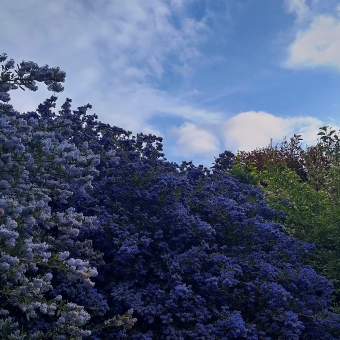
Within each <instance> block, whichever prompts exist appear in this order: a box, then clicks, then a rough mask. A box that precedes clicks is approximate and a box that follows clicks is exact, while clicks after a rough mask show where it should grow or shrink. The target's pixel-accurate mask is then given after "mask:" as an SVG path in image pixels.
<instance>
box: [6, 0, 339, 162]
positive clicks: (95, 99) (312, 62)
mask: <svg viewBox="0 0 340 340" xmlns="http://www.w3.org/2000/svg"><path fill="white" fill-rule="evenodd" d="M0 29H1V32H2V34H1V35H0V54H2V53H7V55H8V59H10V58H13V59H14V61H15V62H16V63H20V62H21V61H23V60H27V61H34V62H36V63H38V65H39V66H44V65H46V64H47V65H49V66H50V67H55V66H59V67H60V69H61V70H63V71H65V72H66V81H65V83H64V84H63V86H64V87H65V90H64V92H62V93H59V94H57V96H58V101H57V105H56V109H55V111H56V112H57V111H58V110H60V107H61V105H62V104H63V103H64V101H65V99H66V97H68V98H71V99H72V108H71V109H74V110H75V109H76V108H77V107H78V106H82V105H86V104H87V103H90V104H91V105H92V106H93V108H92V109H91V110H89V111H88V113H89V114H93V113H96V114H97V115H98V117H99V118H98V119H99V120H100V121H102V122H104V123H109V124H110V125H115V126H119V127H121V128H124V129H125V130H129V131H132V132H133V134H137V133H139V132H143V133H145V134H149V133H152V134H155V135H157V136H162V137H163V138H164V140H163V145H164V152H165V155H166V158H167V159H168V160H169V161H175V162H177V163H179V164H181V162H182V161H183V160H186V161H190V160H192V161H193V163H194V164H195V165H198V164H203V165H205V166H207V167H208V168H209V167H211V166H212V163H213V162H214V157H218V155H219V154H220V153H222V152H223V151H224V150H230V151H232V152H234V153H236V152H237V150H243V151H251V150H254V149H256V148H262V147H265V146H267V145H268V144H269V142H270V139H271V138H272V139H273V144H274V145H275V144H276V143H279V142H282V141H283V138H284V136H286V137H287V140H289V138H290V137H292V136H293V134H294V133H296V134H301V135H302V138H303V141H302V142H303V147H304V148H305V145H306V143H307V144H308V145H315V144H316V142H317V133H318V132H319V127H321V126H324V125H331V126H332V127H333V128H335V129H336V130H337V131H338V129H340V4H339V1H338V0H337V1H335V0H310V1H308V0H282V1H281V0H274V1H273V0H243V1H241V0H237V1H236V0H143V1H140V0H126V1H121V0H107V1H105V0H96V1H89V0H82V1H81V0H77V1H75V0H57V1H52V0H51V1H41V0H16V1H13V0H2V2H1V12H0ZM37 85H38V87H39V89H38V91H36V92H32V91H29V90H27V89H26V91H25V92H24V91H22V90H20V89H17V90H14V91H10V95H11V98H12V100H11V101H10V102H9V103H10V104H12V105H13V106H14V108H15V109H16V110H17V111H19V112H27V111H34V110H36V108H37V107H38V105H39V103H42V102H43V101H44V100H45V99H46V98H49V97H50V96H51V95H52V94H53V93H52V92H49V91H48V90H47V88H46V85H45V84H43V83H37Z"/></svg>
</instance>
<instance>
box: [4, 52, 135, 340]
mask: <svg viewBox="0 0 340 340" xmlns="http://www.w3.org/2000/svg"><path fill="white" fill-rule="evenodd" d="M5 59H6V57H1V58H0V61H4V60H5ZM13 65H14V62H13V60H10V61H9V62H7V63H6V65H5V67H3V70H4V69H5V72H2V75H1V80H0V86H1V90H2V91H4V92H3V93H2V92H0V97H1V100H2V101H8V99H9V96H6V94H7V93H6V91H8V90H10V89H11V88H10V87H9V86H8V81H9V80H11V79H13V77H10V76H8V72H6V71H8V69H10V68H12V67H13ZM30 65H31V64H30ZM35 65H36V64H35ZM21 66H23V67H24V68H25V67H26V66H27V64H23V63H22V64H21ZM33 68H34V69H37V66H34V65H33ZM40 70H41V69H40ZM26 71H27V69H26ZM43 71H44V72H45V71H46V72H47V76H46V77H45V78H44V77H43V75H42V74H41V73H40V75H37V74H36V75H35V76H36V77H38V79H40V80H42V79H45V80H46V82H47V83H49V80H48V79H49V78H51V77H50V76H49V72H50V71H49V69H48V68H47V67H45V68H43ZM19 72H20V69H19ZM38 72H39V68H38ZM48 77H49V78H48ZM21 78H22V77H21ZM57 80H58V79H57ZM13 81H15V79H14V80H13ZM21 84H23V85H25V86H26V83H25V82H22V83H21ZM57 85H60V84H57ZM53 89H54V90H55V91H57V92H60V88H59V87H58V86H54V87H53ZM53 98H56V97H53ZM52 118H54V117H53V116H50V117H44V116H42V115H39V114H37V113H34V112H29V113H27V114H19V113H18V112H16V111H14V110H13V109H12V106H11V105H8V104H5V105H3V104H2V106H1V108H0V165H1V167H0V251H1V255H0V338H1V339H52V338H53V339H82V338H83V337H86V336H90V335H91V331H90V330H89V329H84V327H83V326H84V325H85V324H87V323H88V322H89V320H90V319H91V318H92V319H93V318H95V317H96V315H103V314H105V312H106V310H107V309H108V305H107V303H106V300H105V298H104V297H103V296H102V295H101V294H100V293H98V292H97V290H96V289H95V288H94V287H93V286H94V283H93V281H91V278H92V277H94V276H96V275H97V274H98V273H97V270H96V268H95V265H96V264H97V263H101V262H103V260H102V254H100V253H98V252H96V251H94V250H93V247H92V241H91V240H86V239H81V238H80V237H78V235H79V230H80V229H96V228H97V226H96V220H97V218H96V217H95V216H87V217H84V216H83V214H81V213H80V214H79V213H76V212H75V209H74V208H72V207H70V206H69V207H68V208H67V209H65V210H64V211H58V212H56V211H53V209H51V207H50V206H49V205H48V204H49V202H51V201H52V202H53V201H54V200H58V201H60V202H66V201H67V199H68V198H69V197H70V196H72V195H73V192H72V188H71V190H70V183H72V185H73V186H76V187H77V189H78V190H79V191H84V190H85V188H86V186H88V185H90V184H89V183H90V180H91V178H92V176H93V175H96V174H97V173H98V171H97V170H96V169H95V166H96V164H98V163H99V162H100V156H99V155H94V153H93V152H92V150H90V149H88V147H87V146H86V144H85V145H83V146H82V147H81V148H80V149H79V148H77V147H75V145H74V144H72V143H69V142H68V141H67V130H66V131H65V126H64V130H63V128H62V127H61V128H60V129H59V131H53V129H51V128H50V127H51V126H53V120H52ZM61 125H62V124H61ZM65 136H66V137H65ZM64 286H71V287H74V290H76V289H77V290H78V294H79V296H82V297H83V300H85V301H86V304H85V303H83V304H77V303H74V301H73V300H72V296H68V297H67V298H68V299H67V298H66V299H65V298H64V297H63V296H62V294H59V293H58V292H59V291H62V288H63V287H64ZM84 307H85V308H84ZM131 313H132V311H131V310H130V311H128V312H127V313H126V314H125V315H123V316H117V315H116V316H114V317H113V318H111V319H106V320H105V323H103V324H102V325H99V324H97V325H96V328H100V327H109V326H118V327H121V326H123V327H131V326H132V325H133V323H134V320H133V319H132V318H131V316H130V314H131Z"/></svg>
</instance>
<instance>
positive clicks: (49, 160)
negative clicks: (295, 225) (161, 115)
mask: <svg viewBox="0 0 340 340" xmlns="http://www.w3.org/2000/svg"><path fill="white" fill-rule="evenodd" d="M0 58H1V59H0V61H4V60H6V58H7V57H6V55H3V56H2V57H0ZM13 65H14V61H12V60H10V61H8V62H7V63H6V64H5V66H4V68H3V70H5V71H4V72H3V73H2V74H1V83H0V86H1V88H0V90H1V92H0V97H1V98H2V99H1V100H2V101H3V102H8V101H9V100H10V97H9V95H8V93H7V92H8V91H9V90H10V89H12V88H13V84H15V80H14V79H16V78H14V79H13V77H10V76H9V75H8V74H9V72H8V71H9V70H10V69H11V68H13ZM20 65H21V68H22V70H21V71H20V68H19V67H18V68H19V70H18V75H19V76H18V77H19V78H18V79H17V82H18V83H20V82H21V83H20V84H21V85H23V86H26V85H27V87H28V88H30V89H31V90H36V87H35V83H34V80H36V81H40V82H41V81H44V82H45V84H47V85H48V86H49V89H50V90H52V91H55V92H60V91H61V90H62V87H61V86H60V84H59V82H63V81H64V79H65V74H64V73H63V72H61V71H60V70H59V69H50V68H49V67H48V66H47V65H46V66H45V67H43V68H39V67H38V66H37V65H36V64H34V63H32V62H28V63H27V62H23V63H21V64H20ZM19 72H21V73H19ZM23 72H30V75H29V76H28V77H26V78H23V75H24V73H23ZM25 79H26V80H25ZM27 79H28V80H27ZM11 81H13V83H11ZM56 99H57V97H55V96H51V98H50V99H47V100H46V101H45V102H44V103H43V104H40V105H39V107H38V109H37V110H36V112H27V113H18V112H16V111H15V110H14V109H13V107H12V106H11V105H8V104H2V105H1V107H0V162H1V163H0V165H1V169H0V194H1V195H0V208H1V209H0V214H1V215H0V250H1V257H0V338H1V339H93V340H95V339H132V340H142V339H150V340H151V339H211V340H215V339H216V340H220V339H253V340H255V339H258V340H260V339H261V340H265V339H266V340H269V339H287V340H288V339H306V340H307V339H327V340H328V339H329V340H331V339H339V338H340V315H338V314H336V313H333V312H332V311H331V310H330V305H331V295H332V289H333V286H332V283H331V282H330V281H328V280H327V279H326V278H325V277H323V276H320V275H317V274H316V272H315V271H314V270H313V268H312V267H311V266H308V265H304V264H303V263H304V259H305V258H307V257H308V256H309V255H310V253H311V252H312V251H313V250H314V249H315V247H314V246H313V245H311V244H307V243H303V242H301V241H299V240H297V239H295V238H293V237H290V236H288V235H287V234H286V233H284V230H283V229H284V228H283V226H282V225H281V224H279V223H276V222H271V221H273V220H274V219H275V218H276V219H277V218H279V217H280V214H281V213H280V212H279V211H276V210H273V209H271V208H269V207H268V206H267V204H266V202H265V200H264V196H263V194H262V192H261V190H260V189H259V188H253V187H252V186H250V185H249V184H247V183H242V182H241V181H239V180H238V179H236V178H234V177H232V176H230V175H228V174H225V173H224V172H223V171H222V170H221V169H220V168H219V166H220V167H222V166H223V164H224V163H223V164H222V162H220V163H218V162H217V163H216V165H217V166H216V167H215V169H214V171H209V170H208V169H207V168H204V167H203V166H198V167H196V166H194V165H193V164H192V162H189V163H188V162H183V163H182V164H181V165H178V164H176V163H171V162H168V161H167V160H166V158H164V156H165V155H164V154H163V153H162V152H161V151H162V143H161V142H162V138H159V137H156V136H153V135H144V134H142V133H140V134H137V136H131V135H132V134H131V132H127V131H124V130H123V129H121V128H118V127H111V126H110V125H108V124H103V123H101V122H98V121H97V120H96V119H97V118H98V117H97V116H96V115H88V114H87V113H86V110H87V109H88V108H91V105H89V104H88V105H86V106H84V107H78V110H76V111H73V112H71V110H70V107H71V104H70V103H71V99H67V100H66V102H65V103H64V104H63V106H62V110H61V111H60V112H59V114H56V113H54V112H53V111H51V108H52V107H55V101H56ZM225 154H226V155H228V156H229V160H228V161H227V162H226V164H227V163H228V164H227V166H229V167H230V166H231V165H232V160H233V155H232V153H230V152H226V153H225ZM226 164H224V165H226Z"/></svg>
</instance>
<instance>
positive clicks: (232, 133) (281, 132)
mask: <svg viewBox="0 0 340 340" xmlns="http://www.w3.org/2000/svg"><path fill="white" fill-rule="evenodd" d="M320 126H322V122H321V121H320V120H319V119H317V118H313V117H289V118H281V117H276V116H274V115H272V114H270V113H267V112H264V111H259V112H256V111H248V112H242V113H240V114H238V115H236V116H234V117H232V118H230V119H229V120H227V121H226V122H225V123H224V124H223V126H222V134H223V136H224V138H225V149H226V150H230V151H233V152H236V151H237V150H243V151H252V150H255V149H256V148H263V147H266V146H268V145H269V143H270V139H271V138H272V139H273V146H275V145H276V143H280V142H282V141H283V138H284V137H285V136H286V137H287V140H288V141H289V138H290V137H292V136H293V135H294V134H301V135H302V138H303V141H302V143H303V145H305V143H307V144H308V145H315V144H316V142H317V133H318V132H319V127H320Z"/></svg>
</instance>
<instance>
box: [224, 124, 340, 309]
mask: <svg viewBox="0 0 340 340" xmlns="http://www.w3.org/2000/svg"><path fill="white" fill-rule="evenodd" d="M320 130H322V131H321V132H320V133H319V134H318V135H320V136H322V137H321V140H320V141H319V142H318V144H317V145H316V146H312V147H307V150H306V151H304V150H303V149H302V148H301V145H300V144H299V143H300V141H301V140H302V139H301V138H300V137H301V136H300V135H294V137H293V138H291V140H290V143H289V144H288V142H287V141H286V140H284V142H283V143H281V144H280V145H279V146H278V145H276V146H275V148H274V147H273V146H272V142H271V143H270V145H269V146H268V147H266V148H263V149H260V150H258V149H257V150H255V151H252V152H239V153H238V154H237V156H236V157H235V161H234V163H233V167H232V169H231V170H228V171H226V172H229V173H230V174H232V175H233V176H234V177H236V178H238V179H239V180H240V181H242V182H245V183H247V184H251V185H252V186H254V187H261V188H262V190H263V192H264V193H265V200H266V202H267V203H268V205H269V206H270V207H271V208H274V209H277V210H278V211H282V212H284V215H285V217H284V218H283V219H284V222H283V223H284V225H285V229H286V232H287V233H288V234H289V235H291V236H294V237H296V238H298V239H300V240H303V241H305V242H309V243H314V244H315V245H316V246H317V251H316V252H315V253H313V254H312V255H311V256H310V257H309V259H308V260H307V264H309V265H311V266H312V267H313V268H315V270H316V271H317V272H318V273H319V274H320V275H324V276H326V277H327V278H328V279H331V280H332V281H333V283H334V288H335V289H334V296H333V301H334V309H335V310H336V311H337V312H339V311H340V308H339V307H336V306H337V305H338V304H339V302H340V223H339V222H340V221H339V216H340V206H339V199H340V197H339V196H340V166H339V163H340V157H339V150H340V145H339V144H340V141H339V139H338V136H337V135H334V136H333V134H334V132H335V131H334V130H330V132H329V133H327V127H326V126H325V127H322V128H320ZM278 219H279V217H278ZM281 222H282V217H281Z"/></svg>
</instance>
